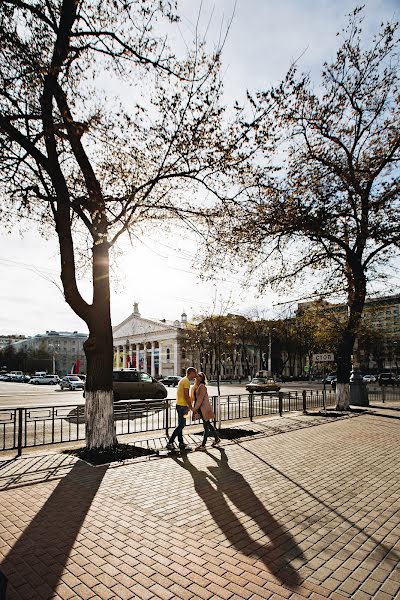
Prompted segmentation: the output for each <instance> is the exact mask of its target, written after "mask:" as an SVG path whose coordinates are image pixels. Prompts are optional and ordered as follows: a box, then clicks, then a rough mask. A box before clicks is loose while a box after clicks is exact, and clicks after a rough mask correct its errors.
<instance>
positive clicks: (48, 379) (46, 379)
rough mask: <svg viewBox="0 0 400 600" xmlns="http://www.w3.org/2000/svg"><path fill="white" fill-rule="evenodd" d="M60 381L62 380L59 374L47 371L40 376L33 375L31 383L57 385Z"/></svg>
mask: <svg viewBox="0 0 400 600" xmlns="http://www.w3.org/2000/svg"><path fill="white" fill-rule="evenodd" d="M59 381H60V378H59V376H58V375H55V374H54V373H53V374H49V373H47V374H46V375H39V376H38V377H32V378H31V379H30V380H29V383H33V384H34V385H55V384H56V383H58V382H59Z"/></svg>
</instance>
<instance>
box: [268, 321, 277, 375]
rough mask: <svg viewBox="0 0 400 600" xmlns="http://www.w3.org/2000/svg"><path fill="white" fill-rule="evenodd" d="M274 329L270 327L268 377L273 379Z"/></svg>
mask: <svg viewBox="0 0 400 600" xmlns="http://www.w3.org/2000/svg"><path fill="white" fill-rule="evenodd" d="M274 329H275V328H274V327H268V329H267V331H268V376H269V377H272V331H273V330H274Z"/></svg>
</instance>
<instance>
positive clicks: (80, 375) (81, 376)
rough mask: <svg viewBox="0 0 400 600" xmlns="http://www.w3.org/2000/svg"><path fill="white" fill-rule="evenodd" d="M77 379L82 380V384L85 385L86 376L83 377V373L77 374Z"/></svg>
mask: <svg viewBox="0 0 400 600" xmlns="http://www.w3.org/2000/svg"><path fill="white" fill-rule="evenodd" d="M78 377H79V379H82V381H83V383H86V375H83V373H79V374H78Z"/></svg>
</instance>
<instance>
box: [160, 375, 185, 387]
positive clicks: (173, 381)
mask: <svg viewBox="0 0 400 600" xmlns="http://www.w3.org/2000/svg"><path fill="white" fill-rule="evenodd" d="M181 379H182V377H178V375H167V377H163V378H162V379H160V381H161V383H162V384H163V385H167V386H168V387H170V386H171V385H172V387H175V386H177V385H178V383H179V382H180V380H181Z"/></svg>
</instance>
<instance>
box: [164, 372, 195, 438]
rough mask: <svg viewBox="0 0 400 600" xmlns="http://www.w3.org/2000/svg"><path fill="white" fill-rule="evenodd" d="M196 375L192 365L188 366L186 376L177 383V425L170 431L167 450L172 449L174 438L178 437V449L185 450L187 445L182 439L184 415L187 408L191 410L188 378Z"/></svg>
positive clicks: (186, 412)
mask: <svg viewBox="0 0 400 600" xmlns="http://www.w3.org/2000/svg"><path fill="white" fill-rule="evenodd" d="M196 375H197V371H196V369H195V368H194V367H189V368H188V369H186V377H182V379H181V380H180V382H179V383H178V388H177V390H176V412H177V415H178V425H177V427H176V428H175V429H174V431H173V432H172V435H171V437H170V438H169V440H168V444H167V448H168V450H174V448H175V445H174V441H175V438H176V437H177V438H178V442H179V449H180V450H186V449H187V448H188V446H186V444H185V442H184V441H183V428H184V427H185V425H186V417H187V414H188V412H189V410H192V409H193V407H192V401H191V399H190V394H189V391H190V380H191V379H192V380H193V379H194V378H195V377H196Z"/></svg>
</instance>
